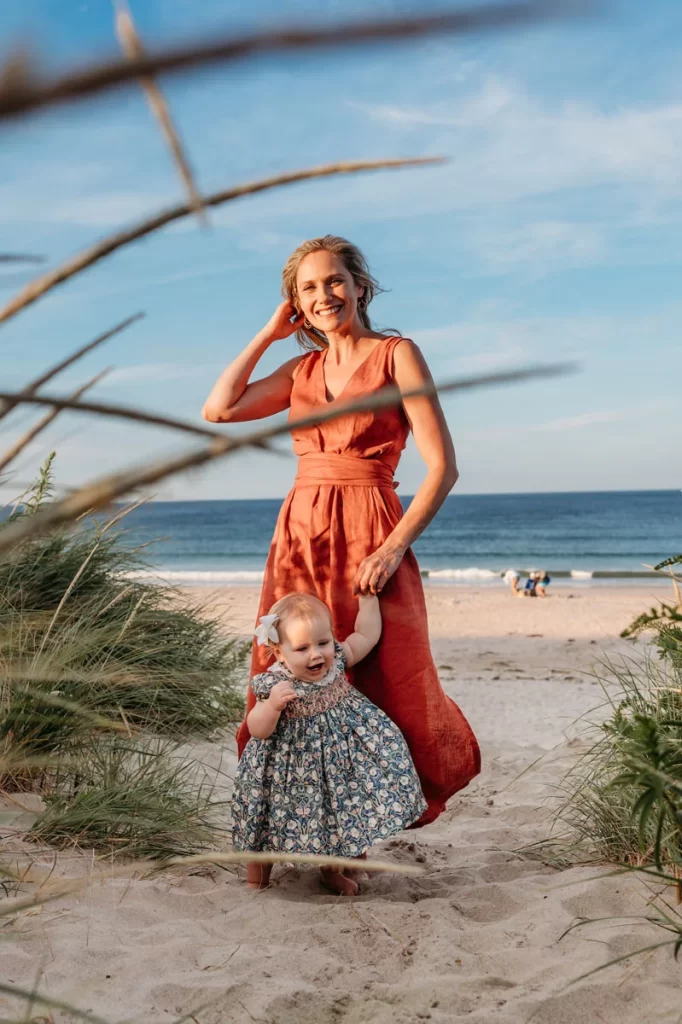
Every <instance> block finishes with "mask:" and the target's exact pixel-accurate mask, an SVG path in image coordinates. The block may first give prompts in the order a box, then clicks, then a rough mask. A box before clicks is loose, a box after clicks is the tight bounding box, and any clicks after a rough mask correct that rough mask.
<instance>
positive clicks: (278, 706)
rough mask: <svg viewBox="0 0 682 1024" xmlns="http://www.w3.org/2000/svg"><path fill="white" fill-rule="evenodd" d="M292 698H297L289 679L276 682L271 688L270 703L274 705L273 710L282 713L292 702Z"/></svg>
mask: <svg viewBox="0 0 682 1024" xmlns="http://www.w3.org/2000/svg"><path fill="white" fill-rule="evenodd" d="M292 700H296V694H295V693H294V688H293V686H292V685H291V683H290V682H289V680H288V679H285V680H284V681H283V682H281V683H275V685H274V686H273V688H272V689H271V690H270V696H269V697H268V704H270V705H271V706H272V708H273V710H275V711H277V712H278V713H281V712H282V711H284V709H285V707H286V706H287V704H291V702H292Z"/></svg>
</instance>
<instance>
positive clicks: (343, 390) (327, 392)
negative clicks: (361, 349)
mask: <svg viewBox="0 0 682 1024" xmlns="http://www.w3.org/2000/svg"><path fill="white" fill-rule="evenodd" d="M385 340H386V339H382V340H381V341H377V343H376V345H375V346H374V348H373V349H372V351H371V352H368V353H367V355H366V356H365V358H364V359H363V360H362V362H361V363H358V365H357V366H356V367H355V369H354V370H353V372H352V373H351V375H350V377H349V378H348V380H347V381H346V383H345V384H344V386H343V387H342V388H341V390H340V391H339V393H338V395H336V396H332V397H331V398H328V397H327V395H331V391H330V390H329V388H328V387H327V380H326V377H325V375H324V364H325V363H326V361H327V352H328V351H329V349H328V348H327V349H325V350H324V352H323V353H322V358H321V359H320V376H321V377H322V391H323V393H324V402H325V405H333V404H334V402H338V400H339V399H340V398H342V397H343V395H344V394H345V393H346V391H347V390H348V388H349V387H350V385H351V381H352V380H353V378H354V377H355V376H356V375H357V374H358V373H359V372H360V370H361V369H362V368H363V366H364V365H365V363H366V362H367V361H368V360H369V359H371V358H372V356H373V355H374V353H375V352H376V350H377V349H378V348H381V346H382V344H383V342H384V341H385Z"/></svg>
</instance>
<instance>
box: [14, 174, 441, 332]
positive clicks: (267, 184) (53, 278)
mask: <svg viewBox="0 0 682 1024" xmlns="http://www.w3.org/2000/svg"><path fill="white" fill-rule="evenodd" d="M442 162H443V160H442V158H441V157H415V158H410V159H405V160H347V161H342V162H341V163H335V164H325V165H323V166H322V167H310V168H307V169H306V170H303V171H290V172H288V173H286V174H276V175H274V176H273V177H271V178H263V179H262V180H261V181H251V182H247V183H246V184H244V185H236V186H235V187H234V188H228V189H224V190H223V191H221V192H214V193H212V194H210V195H207V196H204V205H205V206H220V205H221V204H222V203H229V202H231V201H232V200H233V199H239V198H241V197H242V196H248V195H254V194H256V193H257V192H266V191H267V190H268V189H271V188H279V187H280V186H282V185H292V184H294V183H295V182H297V181H309V180H310V179H312V178H328V177H331V176H332V175H336V174H357V173H359V172H361V171H378V170H392V169H396V170H397V169H399V168H403V167H419V166H424V165H429V164H437V163H442ZM191 213H192V208H191V206H188V205H187V203H182V204H180V205H178V206H173V207H171V208H170V209H168V210H162V211H161V213H158V214H156V215H155V216H153V217H150V218H148V219H147V220H143V221H140V223H139V224H135V225H134V226H133V227H131V228H127V229H125V230H124V231H120V232H117V233H116V234H114V235H109V236H108V237H107V238H104V239H102V241H101V242H96V243H95V245H92V246H90V247H89V248H88V249H84V250H83V251H82V252H79V253H77V254H76V255H75V256H73V257H71V259H69V260H67V261H66V263H63V264H62V265H61V266H60V267H57V268H55V270H50V271H48V273H47V274H43V275H42V276H41V277H37V278H35V279H34V280H33V281H30V282H29V283H28V284H27V285H26V287H25V288H22V290H21V291H20V292H19V293H18V294H17V295H15V297H14V298H13V299H10V301H9V302H8V303H7V304H6V305H5V306H4V307H3V308H2V309H1V310H0V323H4V322H5V321H6V320H10V319H11V318H12V317H13V316H16V314H17V313H18V312H20V310H22V309H26V307H27V306H30V305H32V303H34V302H36V301H37V300H38V299H40V298H42V296H43V295H46V294H47V292H49V291H52V289H53V288H56V287H57V285H59V284H63V283H64V281H68V280H69V279H70V278H72V277H75V275H76V274H79V273H81V271H83V270H85V269H86V268H87V267H92V266H93V265H94V264H95V263H99V261H100V260H102V259H104V258H105V257H106V256H110V255H111V253H113V252H116V250H117V249H121V248H122V247H123V246H124V245H130V243H131V242H136V241H138V240H139V239H140V238H145V237H146V236H147V235H149V234H151V233H152V232H153V231H158V230H159V228H163V227H165V226H166V225H167V224H172V223H173V221H176V220H180V219H181V218H182V217H186V216H188V214H191Z"/></svg>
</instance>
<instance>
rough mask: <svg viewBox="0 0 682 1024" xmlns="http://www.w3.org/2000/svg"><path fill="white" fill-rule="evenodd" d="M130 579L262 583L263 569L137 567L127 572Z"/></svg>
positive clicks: (170, 581) (163, 581) (204, 582)
mask: <svg viewBox="0 0 682 1024" xmlns="http://www.w3.org/2000/svg"><path fill="white" fill-rule="evenodd" d="M126 576H127V577H128V578H129V579H135V580H147V581H149V582H150V583H153V582H155V581H157V582H159V583H166V582H168V583H197V584H206V583H218V584H220V583H223V584H228V583H262V581H263V571H262V570H249V569H234V570H232V569H214V570H204V569H157V570H156V571H152V570H149V571H148V570H145V569H137V570H134V571H133V572H128V573H126Z"/></svg>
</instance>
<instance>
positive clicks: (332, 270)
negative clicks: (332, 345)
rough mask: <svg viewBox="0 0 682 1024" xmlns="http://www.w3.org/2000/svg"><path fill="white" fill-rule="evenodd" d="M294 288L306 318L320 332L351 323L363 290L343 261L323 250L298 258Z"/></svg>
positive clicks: (333, 329) (330, 330)
mask: <svg viewBox="0 0 682 1024" xmlns="http://www.w3.org/2000/svg"><path fill="white" fill-rule="evenodd" d="M296 291H297V292H298V301H299V303H300V306H301V312H302V313H303V315H304V316H305V318H306V320H308V322H309V323H310V324H311V325H312V326H313V327H316V328H317V329H318V331H322V332H323V333H324V334H329V333H334V332H335V331H339V330H342V329H343V328H344V327H346V326H347V325H349V324H350V323H352V321H353V320H354V319H355V318H356V316H357V309H358V299H359V298H360V297H361V296H362V293H363V289H362V287H361V286H360V285H357V284H356V283H355V281H354V280H353V276H352V274H351V273H350V272H349V271H348V270H347V269H346V266H345V264H344V262H343V260H342V259H341V258H340V257H339V256H337V255H335V253H333V252H327V250H326V249H320V250H318V251H317V252H312V253H310V255H309V256H306V257H305V259H304V260H302V261H301V265H300V266H299V268H298V273H297V275H296Z"/></svg>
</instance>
